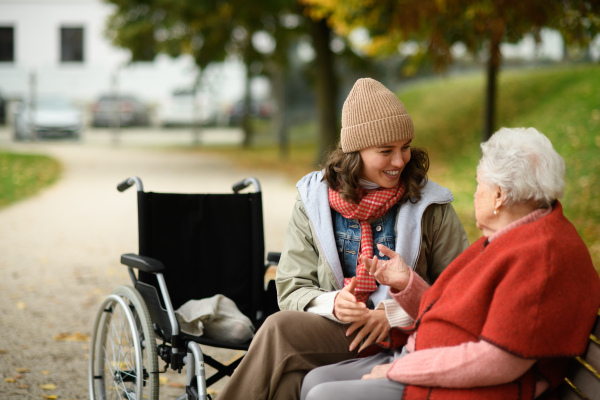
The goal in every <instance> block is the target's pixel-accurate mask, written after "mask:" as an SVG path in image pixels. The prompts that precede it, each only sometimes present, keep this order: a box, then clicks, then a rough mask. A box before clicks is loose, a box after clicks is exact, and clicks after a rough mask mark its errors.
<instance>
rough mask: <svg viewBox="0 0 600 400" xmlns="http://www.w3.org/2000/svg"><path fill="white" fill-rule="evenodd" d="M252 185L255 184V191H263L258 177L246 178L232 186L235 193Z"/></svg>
mask: <svg viewBox="0 0 600 400" xmlns="http://www.w3.org/2000/svg"><path fill="white" fill-rule="evenodd" d="M250 185H254V191H255V192H260V191H261V189H260V183H259V182H258V179H256V178H246V179H244V180H241V181H239V182H238V183H236V184H234V185H233V186H232V187H231V188H232V189H233V191H234V193H238V192H240V191H241V190H244V189H246V188H247V187H248V186H250Z"/></svg>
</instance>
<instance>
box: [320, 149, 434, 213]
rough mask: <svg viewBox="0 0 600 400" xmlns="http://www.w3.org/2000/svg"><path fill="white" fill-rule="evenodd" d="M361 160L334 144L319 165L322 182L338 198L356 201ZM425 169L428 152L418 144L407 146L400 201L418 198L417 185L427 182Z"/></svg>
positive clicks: (427, 167) (416, 200)
mask: <svg viewBox="0 0 600 400" xmlns="http://www.w3.org/2000/svg"><path fill="white" fill-rule="evenodd" d="M362 166H363V164H362V159H361V157H360V153H359V152H358V151H355V152H352V153H344V152H343V151H342V147H341V146H338V147H336V148H335V149H333V150H332V151H331V152H330V153H329V155H327V156H326V158H325V162H324V163H323V165H322V166H321V167H322V169H323V170H324V171H323V172H324V176H323V181H325V183H326V184H327V186H328V187H330V188H332V189H333V190H336V191H337V192H339V193H340V196H341V197H342V199H344V200H346V201H348V202H351V203H354V204H357V203H358V202H359V201H360V198H359V196H358V191H357V188H358V186H359V185H358V180H359V178H360V172H361V170H362ZM428 170H429V155H428V154H427V150H425V149H424V148H421V147H411V148H410V161H409V162H408V163H407V164H406V166H405V167H404V169H403V170H402V174H401V175H400V177H401V179H402V180H404V182H406V192H404V195H403V196H402V198H401V199H400V200H399V201H398V203H399V204H403V203H405V202H407V201H409V200H410V201H411V202H412V203H416V202H418V201H419V200H421V188H423V187H424V186H425V184H426V183H427V171H428Z"/></svg>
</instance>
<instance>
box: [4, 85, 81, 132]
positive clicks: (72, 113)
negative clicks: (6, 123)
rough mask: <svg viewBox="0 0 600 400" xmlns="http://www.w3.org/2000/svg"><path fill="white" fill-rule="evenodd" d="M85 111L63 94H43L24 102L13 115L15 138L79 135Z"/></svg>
mask: <svg viewBox="0 0 600 400" xmlns="http://www.w3.org/2000/svg"><path fill="white" fill-rule="evenodd" d="M82 129H83V114H82V112H81V110H80V109H79V108H77V107H76V106H75V105H74V104H73V103H72V102H71V101H70V100H69V99H67V98H65V97H63V96H51V95H50V96H40V97H39V98H37V99H36V101H35V103H34V104H32V102H31V101H27V102H21V103H19V104H18V105H17V108H16V110H15V115H14V134H15V136H14V138H15V140H34V139H44V138H59V137H66V138H73V139H77V138H79V136H80V134H81V131H82Z"/></svg>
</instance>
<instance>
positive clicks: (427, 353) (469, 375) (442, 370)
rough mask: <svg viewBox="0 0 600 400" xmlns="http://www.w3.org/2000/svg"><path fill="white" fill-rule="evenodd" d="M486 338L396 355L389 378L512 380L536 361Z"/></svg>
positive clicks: (442, 383) (458, 382) (422, 382)
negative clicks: (519, 355)
mask: <svg viewBox="0 0 600 400" xmlns="http://www.w3.org/2000/svg"><path fill="white" fill-rule="evenodd" d="M535 362H536V360H529V359H525V358H521V357H518V356H515V355H513V354H511V353H508V352H506V351H504V350H502V349H500V348H499V347H496V346H494V345H492V344H490V343H488V342H485V341H479V342H468V343H463V344H461V345H459V346H451V347H440V348H434V349H427V350H417V351H415V352H413V353H409V354H407V355H405V356H404V357H402V358H399V359H397V360H396V361H394V363H393V364H392V367H391V368H390V370H389V371H388V373H387V377H388V379H391V380H394V381H397V382H402V383H406V384H410V385H419V386H438V387H446V388H469V387H477V386H492V385H499V384H502V383H507V382H512V381H514V380H515V379H517V378H519V377H520V376H521V375H523V374H524V373H525V372H527V370H529V368H531V367H532V366H533V364H535Z"/></svg>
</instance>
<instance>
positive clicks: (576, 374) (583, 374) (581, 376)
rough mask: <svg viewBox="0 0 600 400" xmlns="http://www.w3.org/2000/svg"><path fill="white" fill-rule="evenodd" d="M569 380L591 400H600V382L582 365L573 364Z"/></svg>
mask: <svg viewBox="0 0 600 400" xmlns="http://www.w3.org/2000/svg"><path fill="white" fill-rule="evenodd" d="M568 378H569V380H570V381H571V382H572V383H573V385H575V386H576V387H577V389H579V390H580V391H581V392H582V393H583V394H584V395H585V396H586V397H587V398H589V399H590V400H600V380H599V379H598V377H596V376H595V375H594V373H593V372H591V371H590V370H588V369H587V368H586V367H585V366H584V365H582V364H580V363H578V362H577V363H575V362H574V363H573V368H572V369H571V371H570V372H569V376H568Z"/></svg>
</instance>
